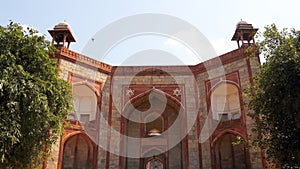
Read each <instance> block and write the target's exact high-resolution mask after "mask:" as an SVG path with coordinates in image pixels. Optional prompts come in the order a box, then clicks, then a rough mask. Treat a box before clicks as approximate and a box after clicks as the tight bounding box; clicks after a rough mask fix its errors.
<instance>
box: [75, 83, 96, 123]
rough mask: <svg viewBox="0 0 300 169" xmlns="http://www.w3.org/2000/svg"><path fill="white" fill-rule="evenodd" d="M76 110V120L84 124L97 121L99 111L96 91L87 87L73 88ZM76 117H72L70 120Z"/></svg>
mask: <svg viewBox="0 0 300 169" xmlns="http://www.w3.org/2000/svg"><path fill="white" fill-rule="evenodd" d="M73 94H74V96H75V98H74V108H75V112H76V113H75V114H76V118H77V119H78V120H79V121H80V122H83V123H86V122H88V121H92V120H95V118H96V110H97V97H96V94H95V93H94V91H93V90H92V89H91V88H89V87H88V86H87V85H75V86H73ZM72 116H74V115H72V114H71V115H70V116H69V117H70V119H72V118H74V117H72Z"/></svg>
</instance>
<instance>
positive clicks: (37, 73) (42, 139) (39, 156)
mask: <svg viewBox="0 0 300 169" xmlns="http://www.w3.org/2000/svg"><path fill="white" fill-rule="evenodd" d="M37 33H38V32H37V31H36V30H34V29H31V28H27V30H24V29H23V27H22V26H20V25H19V24H16V23H13V22H11V23H10V24H9V25H7V26H4V27H3V26H0V168H35V167H36V166H37V165H38V164H41V162H42V161H43V160H44V159H45V157H46V155H47V154H49V151H46V150H50V149H51V145H52V144H53V143H54V142H55V141H56V140H57V139H58V136H59V134H60V133H61V132H62V129H63V123H64V122H63V119H65V118H66V116H67V112H68V111H69V110H71V108H72V104H71V98H72V97H71V93H70V91H71V90H70V89H71V88H70V85H69V84H68V83H67V82H65V81H64V80H62V79H60V78H59V77H58V68H57V65H56V63H55V62H54V61H53V60H51V59H50V58H49V54H50V53H53V52H54V51H55V49H54V47H52V46H51V45H50V43H49V42H48V41H46V40H45V37H44V36H40V35H38V34H37Z"/></svg>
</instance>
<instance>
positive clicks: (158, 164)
mask: <svg viewBox="0 0 300 169" xmlns="http://www.w3.org/2000/svg"><path fill="white" fill-rule="evenodd" d="M163 168H164V164H163V162H162V161H161V160H160V159H159V158H152V159H150V160H149V161H148V162H147V164H146V169H163Z"/></svg>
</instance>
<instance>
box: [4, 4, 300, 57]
mask: <svg viewBox="0 0 300 169" xmlns="http://www.w3.org/2000/svg"><path fill="white" fill-rule="evenodd" d="M299 6H300V1H299V0H285V1H276V0H252V1H242V0H206V1H203V0H186V1H183V0H119V1H117V0H106V1H104V0H81V1H79V0H72V1H71V0H51V1H49V0H45V1H44V0H27V1H22V0H6V1H3V2H1V6H0V24H1V25H6V24H7V23H8V22H9V20H13V21H15V22H18V23H21V24H24V25H31V26H33V27H35V28H36V29H38V30H39V31H40V32H41V33H42V34H45V35H47V38H48V39H49V40H50V39H51V38H50V36H49V34H48V32H47V30H49V29H52V28H53V26H54V25H55V24H57V23H58V22H61V21H63V20H66V21H67V22H68V23H69V24H70V25H71V27H72V32H73V34H74V36H75V38H76V40H77V42H76V43H75V44H73V45H72V46H71V49H72V50H75V51H78V52H81V50H82V49H83V47H84V45H85V44H86V43H87V41H88V40H90V39H91V37H92V36H93V35H94V34H95V33H96V32H97V31H98V30H100V29H101V28H103V27H104V26H106V25H107V24H109V23H111V22H113V21H115V20H118V19H120V18H123V17H125V16H130V15H134V14H141V13H161V14H168V15H172V16H175V17H178V18H181V19H183V20H186V21H188V22H189V23H191V24H192V25H194V26H195V27H197V28H198V29H199V30H200V31H201V32H202V33H203V34H204V35H205V36H206V37H207V38H208V40H209V41H210V42H211V43H212V45H213V46H214V47H215V49H216V52H217V54H223V53H225V52H228V51H231V50H233V49H236V43H235V42H231V41H230V40H231V37H232V35H233V33H234V30H235V26H236V23H237V22H238V21H240V19H243V20H245V21H247V22H248V23H251V24H253V26H254V27H257V28H259V29H260V30H263V27H264V26H265V25H269V24H272V23H275V24H276V25H277V26H278V27H279V28H283V27H287V28H292V27H294V28H296V29H300V24H299V19H300V10H299Z"/></svg>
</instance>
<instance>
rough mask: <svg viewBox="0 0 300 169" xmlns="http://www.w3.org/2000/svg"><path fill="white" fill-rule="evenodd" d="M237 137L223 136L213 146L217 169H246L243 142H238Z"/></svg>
mask: <svg viewBox="0 0 300 169" xmlns="http://www.w3.org/2000/svg"><path fill="white" fill-rule="evenodd" d="M236 138H237V136H236V135H233V134H224V135H223V136H222V137H221V138H219V139H218V140H217V142H216V144H215V159H216V168H217V169H233V168H238V169H246V168H247V161H246V151H245V144H244V142H238V141H237V139H236Z"/></svg>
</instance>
